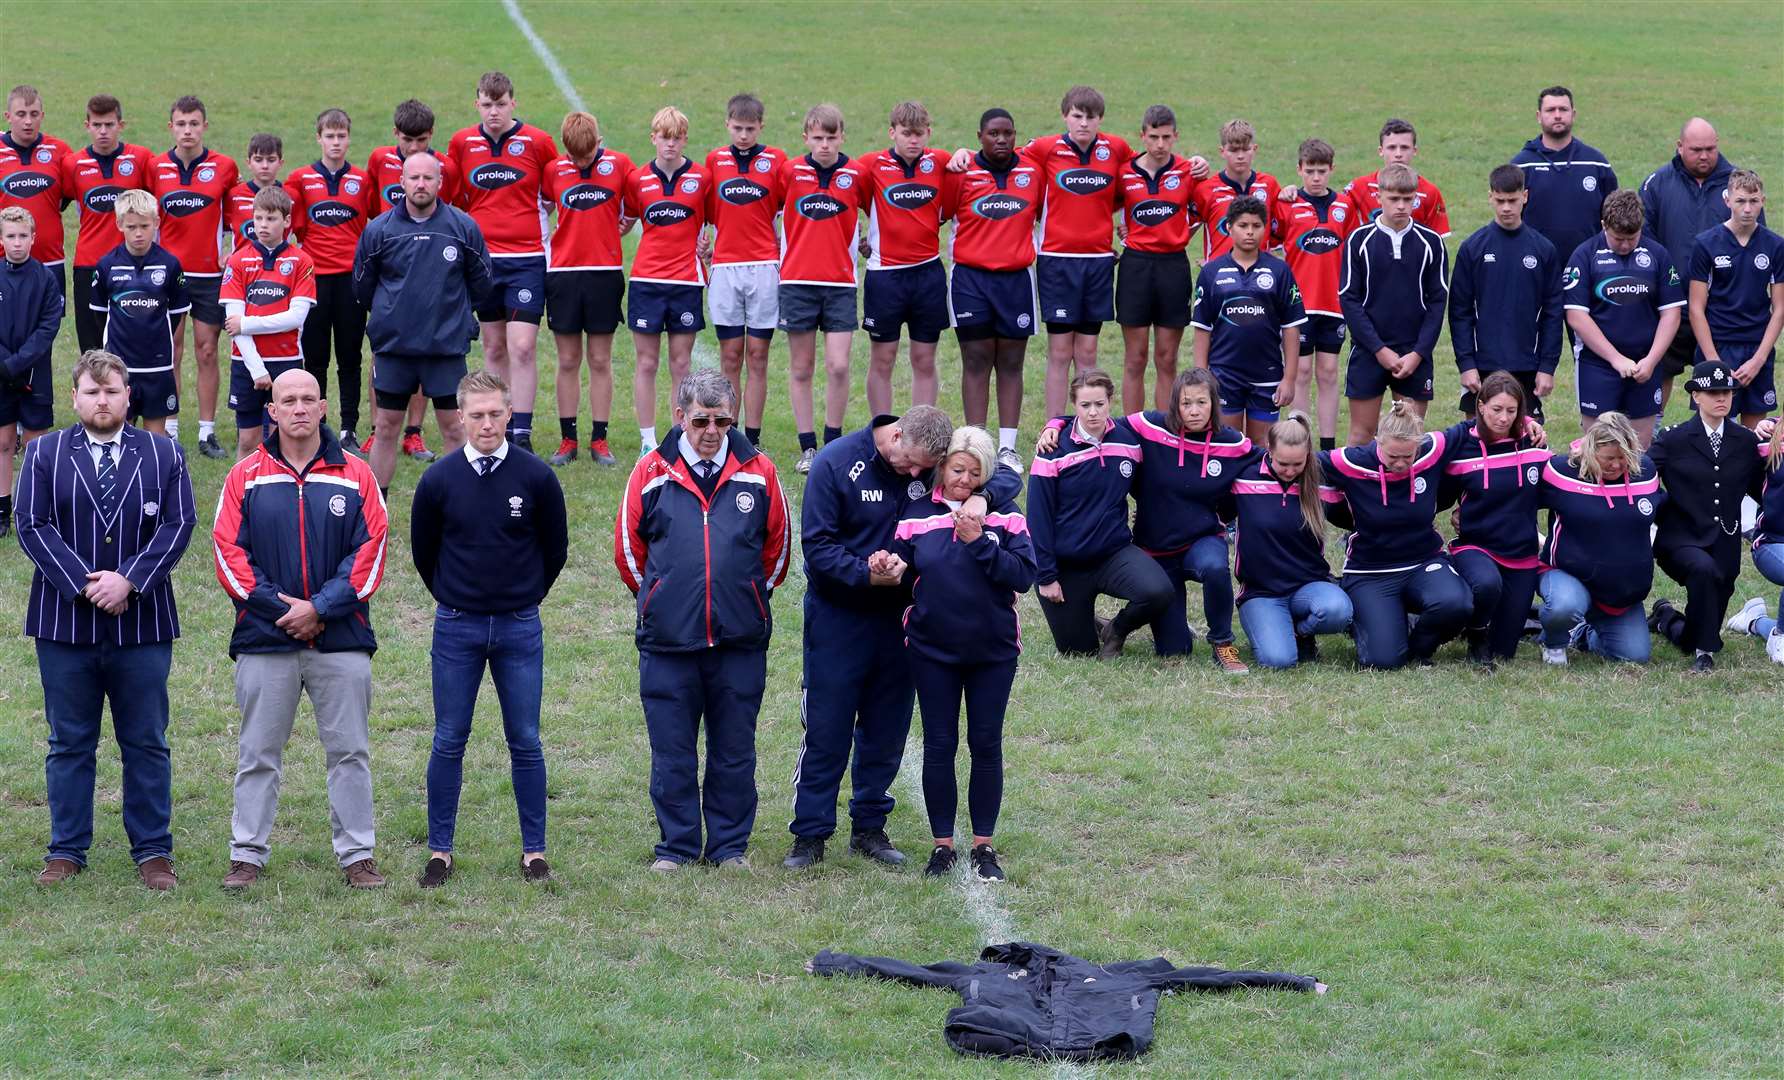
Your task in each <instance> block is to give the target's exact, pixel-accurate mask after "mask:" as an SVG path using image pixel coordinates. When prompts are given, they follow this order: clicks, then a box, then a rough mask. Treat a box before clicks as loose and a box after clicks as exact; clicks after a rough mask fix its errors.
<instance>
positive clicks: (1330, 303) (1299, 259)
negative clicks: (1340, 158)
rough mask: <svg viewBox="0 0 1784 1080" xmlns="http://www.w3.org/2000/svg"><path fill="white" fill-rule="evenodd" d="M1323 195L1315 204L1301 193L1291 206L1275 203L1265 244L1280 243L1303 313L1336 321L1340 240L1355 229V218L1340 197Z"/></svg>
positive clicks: (1341, 263)
mask: <svg viewBox="0 0 1784 1080" xmlns="http://www.w3.org/2000/svg"><path fill="white" fill-rule="evenodd" d="M1328 195H1329V198H1326V199H1319V200H1315V199H1312V198H1309V197H1308V195H1307V194H1306V193H1305V192H1302V193H1301V194H1299V195H1298V196H1297V197H1296V198H1295V201H1294V202H1292V203H1277V204H1276V208H1275V213H1273V214H1272V215H1271V216H1270V243H1271V244H1272V245H1275V244H1280V245H1282V257H1283V258H1284V259H1285V260H1286V261H1287V262H1288V268H1289V270H1291V271H1292V272H1293V273H1294V275H1295V284H1297V285H1299V286H1300V287H1301V303H1302V305H1303V306H1304V307H1305V308H1306V310H1307V314H1309V315H1329V316H1331V317H1333V318H1335V319H1342V318H1344V311H1343V309H1342V308H1340V307H1339V306H1338V287H1339V285H1340V284H1342V283H1343V278H1344V238H1345V237H1347V236H1349V235H1350V231H1351V229H1353V228H1355V227H1356V226H1357V223H1358V214H1357V212H1356V209H1355V208H1354V207H1352V206H1351V204H1350V199H1349V198H1347V197H1345V196H1344V195H1343V194H1341V193H1339V192H1328Z"/></svg>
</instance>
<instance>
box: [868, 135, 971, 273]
mask: <svg viewBox="0 0 1784 1080" xmlns="http://www.w3.org/2000/svg"><path fill="white" fill-rule="evenodd" d="M856 164H857V165H859V166H860V167H861V171H862V173H863V175H864V176H865V178H866V180H867V189H868V192H869V198H868V201H867V242H868V244H869V245H870V246H871V248H872V250H871V251H870V252H869V253H868V256H867V268H868V269H869V270H885V269H890V268H892V267H897V266H919V265H921V264H923V263H926V262H932V261H934V260H936V259H939V258H941V229H942V220H943V218H942V209H943V206H944V205H945V199H944V197H945V195H946V191H945V189H946V188H947V186H948V185H949V184H950V183H951V182H953V181H952V179H951V178H953V177H955V176H957V174H955V173H951V172H949V171H948V155H947V154H944V153H942V152H941V151H940V150H936V149H934V148H933V147H932V148H930V149H927V150H924V151H923V152H922V153H920V154H918V155H917V160H916V161H914V162H906V161H905V160H904V159H902V158H900V157H899V156H898V153H897V151H895V150H892V149H886V150H876V151H875V152H873V153H871V154H868V155H867V156H866V157H863V158H860V159H859V160H857V162H856Z"/></svg>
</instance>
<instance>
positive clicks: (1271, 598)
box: [1222, 413, 1351, 668]
mask: <svg viewBox="0 0 1784 1080" xmlns="http://www.w3.org/2000/svg"><path fill="white" fill-rule="evenodd" d="M1267 439H1268V442H1269V452H1268V453H1266V454H1253V455H1252V456H1250V457H1249V458H1247V459H1246V460H1245V461H1244V463H1242V464H1241V465H1240V467H1239V468H1238V469H1237V470H1236V472H1237V473H1238V475H1237V476H1236V477H1235V478H1234V480H1233V490H1232V495H1231V496H1230V497H1229V498H1228V499H1227V500H1226V501H1225V504H1224V505H1223V507H1222V514H1223V516H1226V517H1229V518H1232V519H1235V520H1237V521H1238V523H1239V534H1238V543H1237V546H1238V554H1237V556H1236V557H1235V558H1234V560H1233V573H1234V576H1236V577H1237V578H1238V579H1239V584H1240V586H1241V589H1242V591H1241V592H1240V594H1239V621H1240V622H1241V623H1243V624H1244V626H1245V636H1246V637H1247V638H1249V639H1250V640H1251V651H1252V653H1253V654H1254V655H1256V657H1257V662H1258V663H1260V664H1262V665H1264V666H1265V667H1268V668H1287V667H1294V666H1295V664H1296V662H1297V661H1300V660H1312V659H1315V658H1316V657H1317V656H1318V654H1319V650H1318V646H1317V645H1316V644H1315V643H1314V639H1315V635H1317V634H1336V633H1340V632H1342V631H1343V630H1344V629H1345V628H1346V627H1348V626H1350V620H1351V604H1350V597H1348V596H1346V595H1345V593H1344V590H1343V589H1341V588H1339V587H1338V585H1337V583H1335V582H1334V581H1333V580H1332V568H1331V566H1330V565H1328V564H1327V562H1326V516H1327V510H1328V508H1329V509H1330V510H1331V511H1333V516H1334V517H1337V518H1338V519H1339V520H1340V521H1348V520H1349V512H1348V508H1347V507H1346V506H1345V504H1344V496H1342V495H1340V494H1339V493H1338V489H1336V488H1333V487H1328V486H1326V485H1325V484H1324V483H1322V477H1321V475H1320V465H1319V459H1318V458H1317V457H1316V456H1315V455H1314V453H1313V433H1312V430H1311V429H1310V428H1309V427H1308V426H1307V417H1306V416H1304V415H1302V414H1301V413H1289V414H1288V415H1287V416H1286V417H1284V418H1283V419H1281V420H1278V421H1276V423H1274V424H1272V425H1270V432H1269V435H1268V436H1267Z"/></svg>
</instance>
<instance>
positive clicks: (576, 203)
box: [558, 184, 613, 210]
mask: <svg viewBox="0 0 1784 1080" xmlns="http://www.w3.org/2000/svg"><path fill="white" fill-rule="evenodd" d="M612 198H613V192H612V191H610V190H608V189H607V188H604V187H601V186H600V185H598V184H577V185H576V186H575V187H573V188H571V189H570V190H569V191H566V192H564V193H563V194H562V195H560V196H558V203H559V204H560V205H562V206H563V208H564V209H565V210H593V209H594V208H595V207H597V206H600V205H601V204H602V203H604V202H608V201H609V200H611V199H612Z"/></svg>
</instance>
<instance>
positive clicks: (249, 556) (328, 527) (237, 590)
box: [211, 215, 389, 889]
mask: <svg viewBox="0 0 1784 1080" xmlns="http://www.w3.org/2000/svg"><path fill="white" fill-rule="evenodd" d="M388 216H389V215H386V217H388ZM380 220H382V219H380ZM327 410H328V403H327V402H326V401H323V400H322V390H321V388H320V387H319V386H318V385H317V383H316V379H315V377H314V376H313V375H311V374H310V373H309V372H306V371H304V370H302V369H301V368H300V369H297V370H293V371H287V372H285V373H284V374H282V375H280V376H279V377H278V378H277V379H275V380H273V386H272V400H271V401H270V402H269V403H268V404H267V412H268V413H269V414H271V416H272V420H273V423H274V424H275V425H276V428H275V430H274V431H273V433H272V435H271V436H270V437H269V438H268V439H267V440H266V441H265V442H263V443H261V444H260V446H259V447H258V448H256V449H255V451H254V452H253V453H251V454H249V455H248V456H247V457H245V458H243V459H242V460H241V461H239V462H237V463H236V465H235V468H233V469H231V470H229V477H228V479H226V480H225V481H224V482H223V495H222V497H221V498H220V499H218V500H217V520H216V522H215V524H214V525H213V527H212V529H211V542H212V544H213V545H214V547H215V548H216V559H215V562H216V567H217V580H218V581H220V582H221V583H222V584H223V589H224V591H226V592H227V593H229V598H230V600H232V601H234V603H235V615H236V617H235V631H234V633H233V634H232V635H231V636H230V639H229V656H230V659H232V660H234V661H235V700H236V704H237V706H239V707H240V709H241V714H242V718H241V739H240V745H239V750H238V760H237V765H236V773H235V817H234V820H233V822H232V825H231V827H232V831H233V834H234V835H233V839H232V842H231V844H230V849H229V873H228V875H227V876H226V877H225V878H224V879H223V885H224V887H225V888H229V889H245V888H248V887H249V886H251V885H253V884H254V883H255V882H256V881H258V880H259V878H260V875H261V873H262V872H263V870H264V868H265V866H266V861H267V855H268V853H269V850H270V849H269V847H268V843H269V840H270V838H271V836H272V829H273V818H274V816H275V815H276V814H277V813H278V809H279V778H280V769H281V761H282V757H283V754H284V751H285V744H286V742H288V741H289V740H290V738H291V725H292V723H293V721H295V720H296V718H297V703H298V699H299V697H300V696H302V695H304V694H308V695H309V698H310V705H311V707H312V709H314V711H315V713H316V731H317V734H318V735H320V736H321V739H322V747H323V749H324V750H325V751H326V753H327V760H328V805H329V810H330V811H331V817H332V819H333V823H334V849H335V857H336V858H337V859H338V860H339V861H340V865H341V870H342V872H343V873H344V874H345V876H346V879H347V884H348V885H350V886H352V887H354V888H358V889H371V888H377V887H379V886H381V885H383V884H384V878H383V877H382V876H380V875H379V873H378V871H377V867H376V865H375V864H374V863H373V861H372V846H373V841H374V836H373V829H372V768H371V751H370V743H371V732H370V727H369V714H370V712H371V705H372V653H373V651H374V650H376V649H377V647H378V642H377V639H376V638H375V637H374V636H373V635H372V618H371V608H370V605H369V604H368V600H369V599H370V597H371V595H372V593H374V592H375V591H377V588H378V585H379V583H380V582H381V581H382V580H383V577H384V533H385V525H386V523H385V518H384V499H383V496H382V495H380V494H379V492H378V485H377V482H376V481H375V480H374V479H373V477H372V470H371V466H369V465H367V464H366V463H365V462H364V461H361V460H360V459H359V458H357V457H354V456H353V455H351V454H348V453H346V452H345V451H343V450H342V449H341V444H340V441H339V440H338V439H337V438H336V437H335V434H334V432H332V431H330V430H329V429H328V428H327V427H326V426H324V424H323V422H322V421H323V417H324V415H325V414H326V413H327Z"/></svg>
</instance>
